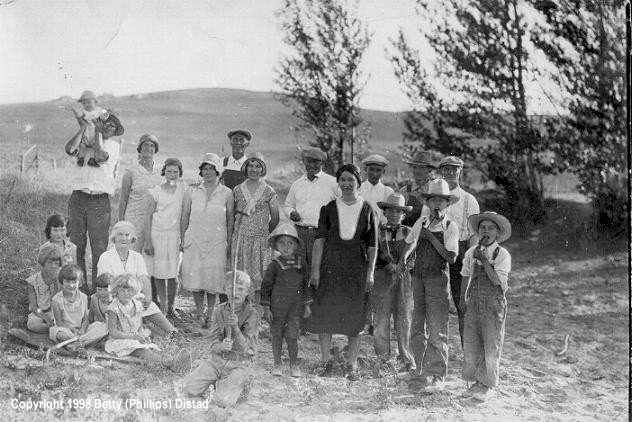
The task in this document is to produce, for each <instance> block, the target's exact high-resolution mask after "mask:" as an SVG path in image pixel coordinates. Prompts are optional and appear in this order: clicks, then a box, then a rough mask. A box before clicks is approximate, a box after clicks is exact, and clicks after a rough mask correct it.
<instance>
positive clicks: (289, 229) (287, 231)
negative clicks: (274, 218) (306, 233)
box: [268, 222, 303, 250]
mask: <svg viewBox="0 0 632 422" xmlns="http://www.w3.org/2000/svg"><path fill="white" fill-rule="evenodd" d="M279 236H290V237H293V238H294V239H296V241H297V242H298V247H299V248H302V247H303V242H302V241H301V239H300V238H299V237H298V232H297V231H296V227H294V224H292V223H288V222H285V223H280V224H279V225H278V226H276V228H275V229H274V230H273V231H272V233H271V234H270V236H269V237H268V245H269V246H270V247H271V248H272V249H275V250H276V241H277V239H278V238H279Z"/></svg>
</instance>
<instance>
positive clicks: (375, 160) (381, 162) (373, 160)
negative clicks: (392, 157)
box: [362, 154, 388, 167]
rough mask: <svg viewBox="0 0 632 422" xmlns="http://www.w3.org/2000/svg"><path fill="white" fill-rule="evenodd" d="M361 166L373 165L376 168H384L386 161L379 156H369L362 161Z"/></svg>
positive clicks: (386, 164)
mask: <svg viewBox="0 0 632 422" xmlns="http://www.w3.org/2000/svg"><path fill="white" fill-rule="evenodd" d="M362 164H364V165H365V166H368V165H369V164H375V165H378V166H382V167H386V166H388V160H387V159H386V158H384V157H382V156H381V155H380V154H371V155H369V156H368V157H366V158H365V159H364V160H362Z"/></svg>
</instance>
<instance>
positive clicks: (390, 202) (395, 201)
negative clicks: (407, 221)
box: [377, 192, 413, 212]
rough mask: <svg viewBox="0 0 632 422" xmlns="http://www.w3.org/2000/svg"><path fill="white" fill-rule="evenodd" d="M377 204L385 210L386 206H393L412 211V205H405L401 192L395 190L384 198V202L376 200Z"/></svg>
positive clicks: (397, 208)
mask: <svg viewBox="0 0 632 422" xmlns="http://www.w3.org/2000/svg"><path fill="white" fill-rule="evenodd" d="M377 206H378V207H380V208H381V209H383V210H385V209H386V208H393V209H396V210H401V211H405V212H410V211H412V209H413V207H411V206H410V205H406V198H404V195H402V194H401V193H398V192H395V193H393V194H391V195H390V196H389V197H388V198H386V202H384V201H377Z"/></svg>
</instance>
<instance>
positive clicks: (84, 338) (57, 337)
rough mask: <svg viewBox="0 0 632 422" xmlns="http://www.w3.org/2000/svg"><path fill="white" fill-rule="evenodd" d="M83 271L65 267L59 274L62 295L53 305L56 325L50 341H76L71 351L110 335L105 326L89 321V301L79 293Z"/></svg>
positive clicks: (52, 330)
mask: <svg viewBox="0 0 632 422" xmlns="http://www.w3.org/2000/svg"><path fill="white" fill-rule="evenodd" d="M82 280H83V271H82V270H81V268H79V266H77V265H75V264H68V265H64V266H63V267H62V269H61V271H59V283H60V284H61V291H59V292H58V293H57V294H56V295H55V296H54V297H53V299H52V301H51V307H52V309H53V316H54V318H55V325H54V326H52V327H50V332H49V337H50V338H51V340H53V341H56V342H62V341H66V340H70V339H72V338H77V340H76V342H74V343H73V344H71V345H69V346H68V349H70V350H76V349H79V348H84V347H86V346H90V345H92V344H94V343H97V342H98V341H99V340H101V339H102V338H103V337H105V336H106V335H107V330H106V327H105V324H102V323H101V324H99V323H93V324H90V323H89V321H88V297H87V296H86V295H85V293H83V292H80V291H79V285H80V284H81V282H82Z"/></svg>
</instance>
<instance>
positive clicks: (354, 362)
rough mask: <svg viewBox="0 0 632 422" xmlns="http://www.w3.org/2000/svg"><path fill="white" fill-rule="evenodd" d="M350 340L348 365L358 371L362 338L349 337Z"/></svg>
mask: <svg viewBox="0 0 632 422" xmlns="http://www.w3.org/2000/svg"><path fill="white" fill-rule="evenodd" d="M348 338H349V355H348V357H347V363H348V364H349V366H351V368H353V369H357V367H358V353H359V352H360V339H361V337H360V336H354V337H348Z"/></svg>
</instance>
